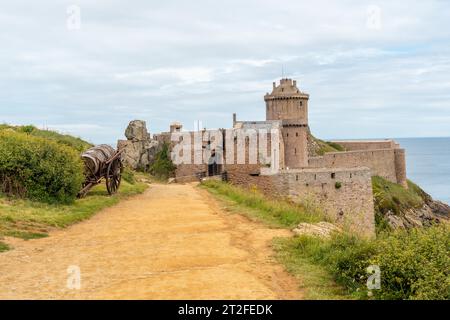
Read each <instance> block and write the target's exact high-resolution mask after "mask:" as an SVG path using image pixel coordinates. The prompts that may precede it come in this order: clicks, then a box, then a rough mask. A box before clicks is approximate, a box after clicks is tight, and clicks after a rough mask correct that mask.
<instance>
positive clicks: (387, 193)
mask: <svg viewBox="0 0 450 320" xmlns="http://www.w3.org/2000/svg"><path fill="white" fill-rule="evenodd" d="M372 190H373V198H374V209H375V222H376V223H375V227H376V231H377V234H379V233H381V232H384V231H389V230H390V227H389V225H388V223H387V221H386V219H385V216H386V214H388V213H391V214H394V215H396V216H403V215H404V212H405V211H407V210H408V209H417V208H420V207H422V206H423V205H424V203H425V202H426V201H427V197H429V196H428V195H427V194H426V193H425V192H424V191H423V190H422V189H421V188H420V187H419V186H418V185H416V184H415V183H413V182H412V181H410V180H408V189H406V188H404V187H403V186H401V185H399V184H397V183H393V182H390V181H388V180H387V179H385V178H382V177H379V176H374V177H372Z"/></svg>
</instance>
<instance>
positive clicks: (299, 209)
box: [201, 180, 326, 228]
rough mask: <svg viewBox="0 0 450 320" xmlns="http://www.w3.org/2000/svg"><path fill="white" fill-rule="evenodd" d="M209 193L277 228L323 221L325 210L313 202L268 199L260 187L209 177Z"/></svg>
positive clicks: (230, 206)
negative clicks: (210, 178)
mask: <svg viewBox="0 0 450 320" xmlns="http://www.w3.org/2000/svg"><path fill="white" fill-rule="evenodd" d="M201 186H202V187H203V188H206V189H207V190H208V191H209V192H210V193H212V194H213V195H215V196H217V197H218V198H220V199H221V200H222V201H225V202H226V204H227V205H228V209H230V210H232V211H240V212H242V213H243V214H245V215H246V216H248V217H250V218H252V219H256V220H259V221H262V222H265V223H266V224H268V225H270V226H274V227H285V228H286V227H287V228H292V227H295V226H296V225H298V224H299V223H300V222H309V223H314V222H320V221H324V220H325V219H326V217H325V215H324V214H323V212H322V211H321V210H320V209H319V208H317V207H315V206H314V205H312V204H306V203H305V204H296V203H291V202H288V201H286V200H276V199H268V198H267V197H265V196H264V195H263V194H262V193H260V192H259V191H258V190H257V189H252V190H245V189H243V188H240V187H238V186H234V185H232V184H229V183H224V182H221V181H215V180H209V181H205V182H203V183H202V184H201Z"/></svg>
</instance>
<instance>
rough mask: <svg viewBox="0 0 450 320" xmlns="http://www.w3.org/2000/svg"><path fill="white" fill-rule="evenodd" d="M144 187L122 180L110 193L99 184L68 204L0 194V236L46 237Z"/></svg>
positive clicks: (144, 186) (143, 184)
mask: <svg viewBox="0 0 450 320" xmlns="http://www.w3.org/2000/svg"><path fill="white" fill-rule="evenodd" d="M147 187H148V185H147V184H146V183H143V182H135V183H134V184H131V183H129V182H127V181H125V180H122V183H121V185H120V188H119V191H118V193H117V194H115V195H112V196H109V195H108V193H107V191H106V187H105V185H104V184H100V185H98V186H96V187H94V188H93V189H92V190H91V191H90V192H89V193H88V194H87V196H86V197H85V198H82V199H76V200H75V201H74V202H73V203H70V204H48V203H42V202H37V201H32V200H27V199H20V198H11V197H6V196H5V195H1V194H0V239H1V238H2V237H5V236H9V237H17V238H21V239H25V240H29V239H36V238H42V237H46V236H48V232H49V231H50V230H52V229H56V228H65V227H67V226H70V225H71V224H74V223H77V222H79V221H82V220H85V219H88V218H89V217H91V216H92V215H94V214H95V213H97V212H98V211H100V210H101V209H104V208H106V207H110V206H113V205H115V204H117V203H118V202H119V201H120V200H122V199H125V198H127V197H130V196H133V195H136V194H139V193H142V192H144V191H145V189H146V188H147ZM0 248H3V250H7V249H8V246H4V245H3V246H2V245H0ZM0 250H2V249H0Z"/></svg>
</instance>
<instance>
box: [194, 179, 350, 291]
mask: <svg viewBox="0 0 450 320" xmlns="http://www.w3.org/2000/svg"><path fill="white" fill-rule="evenodd" d="M200 186H201V187H203V188H205V189H207V190H208V191H209V192H210V193H211V194H212V195H213V196H214V197H215V198H217V199H218V200H219V201H220V203H221V204H222V205H224V207H225V209H226V210H227V211H231V212H232V213H239V214H243V215H245V216H247V217H249V218H250V219H252V220H256V221H260V222H263V223H264V224H266V225H268V226H270V227H277V228H289V229H291V228H293V227H294V226H296V225H297V224H298V223H300V222H308V223H314V222H320V221H324V220H326V218H325V216H324V214H323V213H322V212H321V211H320V210H319V209H318V208H316V207H314V206H311V205H308V204H305V205H301V204H300V205H299V204H294V203H291V202H289V201H286V200H275V199H268V198H267V197H264V195H262V194H261V193H260V192H258V190H256V189H253V190H246V189H243V188H240V187H237V186H233V185H231V184H228V183H224V182H220V181H214V180H209V181H205V182H203V183H202V184H201V185H200ZM296 239H297V237H293V238H276V239H274V240H273V248H274V250H275V252H276V258H277V260H278V261H279V262H280V263H281V264H283V265H284V266H285V268H286V270H287V271H288V272H290V273H291V274H293V275H294V276H295V277H296V278H297V279H299V282H300V283H301V286H300V288H299V289H300V290H302V291H304V292H305V298H306V299H348V298H349V296H348V295H347V294H346V292H345V290H344V289H343V287H342V286H339V285H337V284H336V282H335V281H334V279H333V276H332V274H330V273H329V272H328V270H327V269H326V268H325V267H324V266H322V265H320V264H317V263H314V262H312V261H311V260H310V259H309V257H308V256H306V255H302V254H301V251H299V250H298V247H297V246H296V241H297V240H296Z"/></svg>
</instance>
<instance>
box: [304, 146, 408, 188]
mask: <svg viewBox="0 0 450 320" xmlns="http://www.w3.org/2000/svg"><path fill="white" fill-rule="evenodd" d="M396 150H400V151H396ZM401 150H403V149H378V150H361V151H347V152H331V153H326V154H324V155H323V156H320V157H312V158H309V160H308V163H309V167H312V168H338V167H341V168H354V167H368V168H370V169H371V171H372V175H378V176H381V177H383V178H385V179H388V180H389V181H391V182H394V183H400V184H403V183H404V181H402V180H397V177H403V176H404V177H406V172H405V167H404V166H403V167H402V166H399V167H398V168H397V167H396V163H401V159H400V158H401V157H402V155H403V157H404V152H403V153H402V151H401ZM396 153H397V154H398V155H397V157H398V159H397V161H396ZM397 169H398V171H399V174H397Z"/></svg>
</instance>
